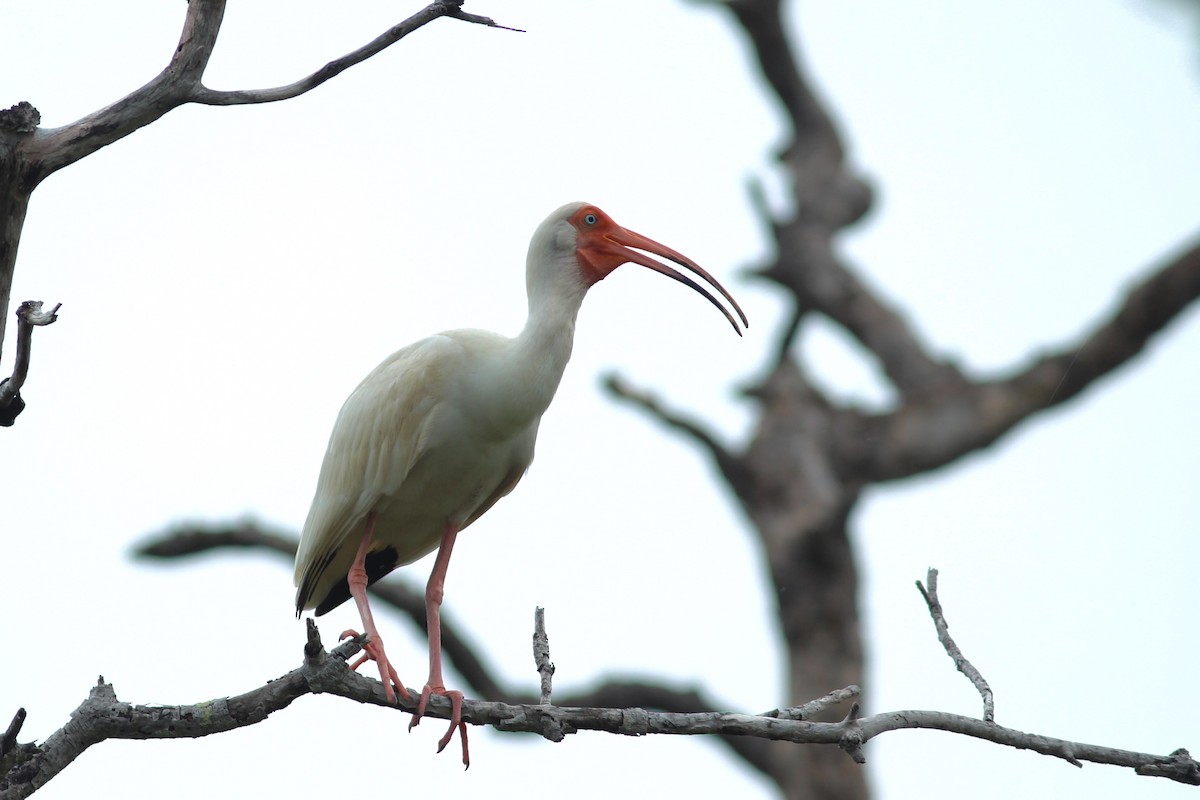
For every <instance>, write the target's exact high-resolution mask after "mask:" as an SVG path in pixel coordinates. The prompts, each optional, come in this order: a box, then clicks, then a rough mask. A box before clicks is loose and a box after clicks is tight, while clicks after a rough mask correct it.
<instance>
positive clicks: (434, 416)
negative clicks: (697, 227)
mask: <svg viewBox="0 0 1200 800" xmlns="http://www.w3.org/2000/svg"><path fill="white" fill-rule="evenodd" d="M631 248H636V249H631ZM639 250H642V251H645V252H647V253H653V254H655V255H658V256H661V257H663V258H665V259H669V260H670V261H673V262H675V263H676V264H678V265H680V266H682V267H684V268H686V269H688V270H691V271H692V272H693V273H695V274H696V275H698V276H699V277H701V278H703V279H704V280H705V281H707V282H708V283H709V284H711V285H712V286H713V287H714V288H715V289H716V290H717V291H718V292H720V293H721V295H722V296H723V297H724V298H725V299H726V300H728V301H729V303H730V305H731V306H732V307H733V309H734V310H735V311H736V312H737V315H738V317H739V318H740V319H741V323H742V325H747V324H748V323H747V321H746V315H745V314H743V313H742V310H741V308H739V307H738V304H737V302H736V301H735V300H734V299H733V297H732V296H730V294H729V292H727V291H725V288H724V287H722V286H721V284H720V283H718V282H717V281H716V280H715V279H714V278H713V277H712V276H711V275H709V274H708V273H707V272H705V271H704V270H703V269H701V268H700V267H699V266H698V265H697V264H695V263H694V262H693V261H691V260H690V259H689V258H687V257H686V256H684V255H681V254H680V253H677V252H675V251H674V250H672V249H671V248H669V247H665V246H664V245H661V244H659V243H658V242H655V241H653V240H652V239H648V238H646V237H645V236H642V235H640V234H637V233H634V232H633V231H630V230H626V229H625V228H622V227H621V226H619V225H617V224H616V223H615V222H613V221H612V219H611V218H609V216H608V215H607V214H605V213H604V212H603V211H601V210H600V209H598V208H596V207H595V206H592V205H587V204H584V203H570V204H568V205H565V206H563V207H562V208H560V209H558V210H557V211H555V212H554V213H553V214H551V215H550V216H549V217H547V218H546V221H545V222H543V223H542V224H541V225H539V226H538V229H537V231H536V232H535V233H534V234H533V240H532V241H531V242H530V243H529V256H528V259H527V265H526V288H527V292H528V295H529V317H528V319H527V321H526V322H525V328H524V329H523V330H522V331H521V333H520V334H519V335H518V336H517V337H516V338H514V339H509V338H506V337H504V336H499V335H497V334H494V333H489V332H488V331H479V330H456V331H447V332H446V333H440V334H438V335H436V336H431V337H429V338H428V339H422V340H421V341H419V342H416V343H415V344H411V345H409V346H408V347H405V348H404V349H402V350H399V351H397V352H396V353H393V354H392V355H391V356H390V357H388V358H387V359H386V360H384V362H383V363H382V364H380V365H379V366H378V367H376V368H375V370H374V371H373V372H372V373H371V374H370V375H368V376H367V377H366V378H365V379H364V380H363V382H362V383H360V384H359V385H358V388H357V389H355V390H354V392H353V393H351V395H350V397H349V398H347V400H346V403H345V405H343V406H342V410H341V412H340V413H339V414H338V418H337V422H336V423H334V426H333V433H332V434H330V437H329V447H328V448H327V449H326V451H325V460H324V462H323V463H322V464H321V475H320V478H319V479H318V480H317V491H316V494H315V495H314V497H313V501H312V508H311V509H309V512H308V519H307V520H305V522H304V531H303V533H302V534H301V536H300V549H299V552H297V554H296V577H295V581H296V586H297V587H299V588H298V591H297V592H296V614H297V616H299V614H300V613H301V612H302V611H304V610H305V609H310V608H315V609H316V613H317V614H318V615H320V614H324V613H325V612H326V611H329V610H331V609H333V608H335V607H337V606H338V605H340V604H341V603H343V602H345V601H346V600H348V599H349V598H351V597H353V598H354V601H355V603H357V605H358V612H359V615H360V616H361V617H362V624H363V628H364V629H365V632H366V635H367V638H366V641H365V644H364V646H363V649H364V653H365V656H364V659H362V660H360V661H359V663H358V664H356V665H355V666H356V667H357V666H359V664H361V663H362V661H363V660H365V659H366V658H370V659H372V660H374V661H375V662H376V664H377V666H378V667H379V675H380V678H381V679H382V681H383V685H384V691H385V693H386V696H387V699H388V702H394V701H395V695H394V693H393V691H392V686H393V685H394V686H395V688H396V689H397V690H398V691H399V692H400V693H401V694H403V695H404V696H405V697H409V694H408V690H406V689H405V688H404V685H403V684H402V683H401V682H400V679H399V677H398V676H397V674H396V670H395V669H394V668H393V667H392V665H391V664H390V663H389V662H388V659H387V655H386V654H385V652H384V649H383V640H382V639H381V638H380V637H379V631H378V630H377V629H376V627H375V622H374V621H373V620H372V619H371V608H370V606H369V604H368V603H367V594H366V589H367V586H368V585H370V584H371V583H374V582H375V581H377V580H379V579H380V578H382V577H383V576H384V575H386V574H387V573H389V572H391V571H392V570H393V569H395V568H396V567H399V566H402V565H404V564H409V563H412V562H413V561H416V560H417V559H418V558H421V557H422V556H424V555H425V554H427V553H430V552H432V551H433V550H434V548H438V555H437V559H436V560H435V562H434V565H433V572H432V574H431V575H430V576H429V583H428V585H427V587H426V589H425V610H426V618H427V620H428V624H429V680H428V681H427V682H426V684H425V688H424V689H423V690H422V692H421V697H420V700H419V701H418V703H417V708H416V711H415V712H414V714H413V721H412V723H411V724H410V725H409V728H410V729H411V727H412V726H413V725H415V724H417V722H419V721H420V718H421V715H422V714H424V712H425V706H426V703H427V702H428V700H429V697H430V695H432V694H440V695H444V696H446V697H447V698H449V700H450V702H451V708H452V711H451V717H450V728H449V729H448V730H447V731H446V734H445V736H443V737H442V739H441V741H440V742H439V743H438V750H439V752H440V751H441V750H442V749H443V748H444V747H445V746H446V745H447V744H448V743H449V741H450V738H451V737H452V736H453V735H454V730H455V728H458V729H459V731H460V734H461V737H462V746H463V763H464V764H468V765H469V758H468V752H467V729H466V724H465V723H463V721H462V699H463V696H462V692H458V691H449V690H447V689H446V687H445V685H444V684H443V682H442V653H441V650H442V647H441V625H440V622H439V618H438V609H439V607H440V606H441V603H442V590H443V586H444V584H445V580H446V567H447V566H448V565H449V563H450V551H451V550H452V549H453V547H454V540H455V537H456V536H457V535H458V532H459V531H461V530H462V529H463V528H466V527H467V526H468V525H470V524H471V523H472V522H474V521H475V520H477V519H478V518H479V517H480V516H481V515H482V514H483V513H484V512H485V511H487V510H488V509H489V508H491V507H492V505H493V504H494V503H495V502H496V501H497V500H499V499H500V498H501V497H504V495H506V494H508V493H509V492H511V491H512V490H513V487H514V486H516V485H517V482H518V481H520V480H521V476H523V475H524V474H525V470H526V469H528V467H529V464H530V462H531V461H533V445H534V440H535V438H536V437H537V430H538V423H539V422H540V421H541V418H542V414H543V413H544V412H545V411H546V408H547V407H549V405H550V401H551V400H552V399H553V398H554V392H555V390H556V389H557V388H558V383H559V380H560V379H561V378H562V374H563V369H564V368H565V367H566V366H567V360H568V359H569V358H570V357H571V341H572V337H573V335H574V332H575V317H576V315H577V314H578V312H579V306H580V303H582V302H583V296H584V295H585V294H586V293H587V290H588V288H590V287H591V286H592V284H594V283H596V282H597V281H599V280H601V279H603V278H604V277H606V276H607V275H608V274H609V273H610V272H612V271H613V270H615V269H616V268H617V267H619V266H621V265H622V264H624V263H626V262H633V263H634V264H640V265H642V266H644V267H648V268H650V269H652V270H654V271H656V272H660V273H662V274H663V275H667V276H669V277H671V278H674V279H675V280H677V281H680V282H682V283H685V284H687V285H688V286H690V287H691V288H693V289H695V290H696V291H698V292H700V293H701V294H702V295H704V296H705V297H706V298H708V300H709V301H710V302H711V303H712V304H713V305H715V306H716V307H717V308H719V309H721V311H722V313H724V314H725V317H726V319H728V320H729V322H730V324H731V325H733V329H734V330H735V331H737V332H738V334H739V335H741V332H742V331H741V329H740V328H739V327H738V321H737V320H736V319H734V316H733V314H731V313H730V311H729V310H728V309H726V307H725V306H724V305H722V304H721V303H720V301H718V300H717V298H716V297H714V296H713V295H712V294H711V293H710V292H709V291H708V290H707V289H705V288H704V287H703V286H701V285H700V284H698V283H696V282H695V281H693V280H692V279H691V278H689V277H687V276H686V275H683V274H681V273H680V272H677V271H676V270H674V269H672V268H671V267H669V266H666V265H665V264H661V263H659V262H658V261H655V260H654V259H652V258H650V257H649V256H647V255H645V254H644V253H641V252H638V251H639ZM343 635H355V634H353V632H352V631H347V632H346V634H343Z"/></svg>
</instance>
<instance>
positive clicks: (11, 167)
mask: <svg viewBox="0 0 1200 800" xmlns="http://www.w3.org/2000/svg"><path fill="white" fill-rule="evenodd" d="M225 3H226V0H190V1H189V2H188V3H187V4H186V15H185V17H184V23H183V30H182V32H181V34H180V37H179V44H178V45H177V46H176V48H175V50H174V51H173V53H172V55H171V59H170V61H169V63H168V64H167V66H166V68H165V69H163V71H162V72H161V73H159V74H158V75H157V76H155V77H154V78H153V79H152V80H151V81H150V82H149V83H147V84H146V85H145V86H142V87H141V88H140V89H137V90H136V91H134V92H132V93H130V94H128V95H126V96H125V97H123V98H121V99H120V100H118V101H116V102H115V103H112V104H111V105H109V106H106V107H105V108H102V109H100V110H99V111H96V112H93V113H91V114H88V115H87V116H86V117H83V118H82V119H79V120H77V121H75V122H73V123H71V124H69V125H64V126H62V127H59V128H51V129H41V128H38V127H37V126H38V124H39V123H40V122H41V115H40V114H39V113H38V110H37V109H36V108H35V107H34V106H33V105H31V104H30V103H28V102H20V103H17V104H16V105H14V106H13V107H12V108H9V109H7V110H3V111H0V346H2V345H3V343H4V332H5V326H6V323H7V316H8V304H9V299H10V293H11V290H12V282H13V275H14V272H15V268H16V258H17V245H18V244H19V243H20V240H21V230H22V228H23V227H24V223H25V214H26V212H27V210H28V207H29V198H30V195H31V193H32V192H33V190H34V189H35V188H36V187H37V186H38V184H40V183H41V182H42V181H43V180H45V178H46V177H47V176H49V175H51V174H52V173H54V172H56V171H57V170H60V169H62V168H63V167H66V166H68V165H70V164H74V163H75V162H76V161H79V160H80V159H82V158H84V157H86V156H89V155H91V154H92V153H94V152H96V151H97V150H99V149H101V148H103V147H105V146H107V145H110V144H112V143H113V142H116V141H118V140H119V139H123V138H124V137H126V136H128V135H129V134H131V133H133V132H134V131H137V130H139V129H141V128H143V127H145V126H147V125H149V124H150V123H152V122H155V121H156V120H158V119H159V118H161V117H162V116H163V115H165V114H166V113H167V112H169V111H172V110H173V109H176V108H178V107H179V106H181V105H184V104H186V103H201V104H206V105H237V104H245V103H269V102H275V101H278V100H286V99H288V98H291V97H296V96H298V95H301V94H304V93H305V92H308V91H311V90H312V89H314V88H316V87H317V86H320V85H321V84H322V83H324V82H325V81H327V80H329V79H330V78H333V77H334V76H336V75H338V74H340V73H342V72H344V71H345V70H347V69H349V68H350V67H352V66H354V65H355V64H359V63H361V62H363V61H365V60H366V59H368V58H370V57H371V56H373V55H375V54H377V53H379V52H381V51H382V50H384V49H386V48H387V47H390V46H391V45H393V44H395V43H396V42H398V41H400V40H401V39H402V38H404V37H405V36H407V35H408V34H410V33H412V32H413V31H415V30H417V29H418V28H421V27H423V26H425V25H427V24H429V23H430V22H432V21H434V20H435V19H438V18H439V17H450V18H453V19H458V20H462V21H464V22H470V23H474V24H479V25H487V26H489V27H494V28H504V27H505V26H503V25H498V24H497V23H496V22H494V21H493V20H491V19H489V18H487V17H483V16H479V15H477V14H468V13H466V12H465V11H463V10H462V5H463V0H434V2H432V3H430V4H429V5H428V6H426V7H425V8H423V9H422V10H421V11H418V12H417V13H416V14H414V15H412V16H411V17H409V18H408V19H406V20H404V21H403V22H401V23H399V24H398V25H395V26H393V27H392V28H390V29H388V30H387V31H386V32H385V33H383V34H382V35H380V36H379V37H377V38H376V39H375V40H374V41H372V42H370V43H369V44H366V45H364V46H363V47H360V48H358V49H357V50H354V51H353V52H351V53H349V54H347V55H345V56H343V57H341V58H339V59H335V60H334V61H331V62H329V63H328V64H326V65H325V66H324V67H322V68H321V69H319V70H317V71H316V72H314V73H313V74H312V75H309V76H308V77H306V78H303V79H301V80H299V81H297V82H295V83H293V84H290V85H288V86H281V87H277V88H274V89H261V90H246V91H228V92H222V91H215V90H212V89H209V88H207V87H206V86H204V84H203V82H202V81H203V78H204V72H205V70H206V69H207V67H208V62H209V59H210V58H211V56H212V52H213V47H214V46H215V45H216V42H217V35H218V34H219V33H220V30H221V22H222V20H223V19H224V16H225ZM507 30H516V29H515V28H507ZM11 402H15V401H11ZM3 408H4V405H0V409H3ZM12 416H13V417H15V416H16V414H15V413H14V414H12Z"/></svg>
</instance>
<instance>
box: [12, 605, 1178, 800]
mask: <svg viewBox="0 0 1200 800" xmlns="http://www.w3.org/2000/svg"><path fill="white" fill-rule="evenodd" d="M360 649H361V642H360V641H359V640H357V639H351V640H349V641H347V642H345V643H343V644H341V645H339V646H338V647H336V648H335V649H334V650H333V651H332V652H330V653H326V651H325V649H324V647H323V646H322V644H321V641H320V638H319V634H318V632H317V627H316V625H315V624H313V623H312V621H311V620H310V621H309V624H308V642H307V643H306V644H305V647H304V661H303V663H302V664H301V666H299V667H297V668H296V669H294V670H292V671H291V672H288V673H287V674H285V675H283V676H282V677H280V678H277V679H275V680H273V681H268V682H267V683H266V684H264V685H263V686H260V687H257V688H255V689H252V690H250V691H249V692H246V693H245V694H241V695H238V696H236V697H225V698H217V699H214V700H210V701H207V702H203V703H196V704H192V705H179V706H163V705H150V706H146V705H137V706H135V705H132V704H130V703H125V702H121V701H120V700H118V699H117V696H116V692H115V691H114V689H113V687H112V685H111V684H108V683H105V682H104V678H103V676H101V678H100V680H99V681H98V682H97V685H96V686H95V687H93V689H92V691H91V692H90V694H89V696H88V698H87V699H86V700H84V701H83V703H82V704H80V706H79V707H78V708H77V709H76V710H75V712H74V713H73V714H72V715H71V719H70V721H68V722H67V723H66V725H64V726H63V727H62V728H60V729H59V730H58V731H56V732H54V733H53V734H51V735H50V737H49V738H48V739H47V740H46V741H45V742H44V743H43V744H42V745H41V746H34V747H32V748H27V749H22V750H20V754H21V756H22V758H20V759H19V760H18V763H16V764H15V765H14V766H12V767H10V769H9V771H8V772H7V774H6V775H5V776H4V777H3V778H0V800H19V798H24V797H28V796H29V795H30V794H32V793H33V792H34V791H36V790H37V789H38V788H40V787H41V786H43V785H45V784H46V783H47V782H48V781H50V780H51V779H52V778H53V777H54V776H55V775H57V774H58V773H59V772H61V771H62V770H63V769H64V768H65V767H67V766H68V765H69V764H70V763H71V762H72V761H74V760H75V759H76V758H77V757H79V755H80V754H82V753H83V752H84V751H85V750H87V748H89V747H91V746H92V745H94V744H98V743H99V742H102V741H105V740H106V739H178V738H196V737H200V736H209V735H211V734H215V733H223V732H225V731H229V730H233V729H235V728H242V727H246V726H248V725H254V724H256V723H258V722H262V721H263V720H265V719H266V718H267V717H268V716H269V715H271V714H273V713H274V712H276V711H279V710H281V709H284V708H286V707H287V706H289V705H290V704H291V703H292V701H293V700H295V699H296V698H298V697H303V696H304V695H306V694H333V695H338V696H340V697H345V698H347V699H350V700H354V701H356V702H359V703H365V704H371V705H379V706H387V707H389V708H396V709H397V710H400V711H404V712H407V713H412V711H413V710H414V709H415V700H408V701H403V700H401V701H400V702H399V705H396V706H393V705H392V704H389V703H388V701H387V699H386V697H385V696H384V691H383V685H382V684H380V683H379V682H378V681H376V680H373V679H371V678H367V677H365V676H363V675H359V674H358V673H357V672H355V671H353V670H351V669H350V668H349V666H348V665H347V664H346V660H347V659H349V658H351V657H352V656H354V655H355V654H357V653H358V652H359V651H360ZM855 708H857V704H856V705H855ZM450 713H451V708H450V701H449V700H448V699H446V698H444V697H440V696H436V695H435V696H434V697H432V698H431V699H430V701H429V707H428V708H427V709H426V716H431V717H437V718H440V719H448V718H449V716H450ZM462 717H463V720H464V721H465V722H467V723H469V724H472V725H490V726H492V727H494V728H496V729H497V730H502V731H512V732H524V733H536V734H538V735H539V736H542V737H543V738H546V739H549V740H550V741H553V742H558V741H562V740H563V739H564V738H565V737H566V736H567V735H569V734H572V733H575V732H577V731H581V730H596V731H606V732H608V733H616V734H621V735H625V736H645V735H648V734H673V735H704V734H721V735H724V736H736V737H751V738H757V739H762V740H767V741H786V742H794V743H798V744H836V745H839V746H840V747H842V748H843V749H844V750H847V751H848V752H851V753H852V754H860V753H861V750H860V748H861V745H862V744H864V743H866V742H868V741H870V740H871V739H872V738H874V737H876V736H879V735H880V734H883V733H887V732H888V731H893V730H901V729H905V728H933V729H936V730H944V731H949V732H952V733H960V734H963V735H966V736H972V737H975V738H979V739H984V740H987V741H991V742H996V743H998V744H1005V745H1009V746H1011V747H1017V748H1021V749H1026V750H1033V751H1035V752H1038V753H1042V754H1044V755H1050V756H1055V757H1057V758H1063V759H1066V760H1068V761H1071V762H1072V763H1079V762H1082V761H1091V762H1093V763H1099V764H1115V765H1117V766H1125V767H1131V768H1133V769H1135V770H1136V771H1137V772H1138V773H1139V774H1142V775H1153V776H1157V777H1165V778H1170V779H1171V780H1175V781H1179V782H1181V783H1189V784H1193V785H1200V763H1197V762H1196V761H1195V760H1194V759H1192V758H1191V756H1190V755H1189V754H1188V753H1187V751H1186V750H1182V749H1180V750H1176V751H1175V752H1173V753H1172V754H1170V755H1168V756H1155V755H1151V754H1147V753H1136V752H1132V751H1128V750H1118V749H1115V748H1109V747H1100V746H1096V745H1089V744H1083V743H1078V742H1069V741H1066V740H1062V739H1053V738H1050V737H1045V736H1039V735H1036V734H1029V733H1024V732H1022V731H1018V730H1014V729H1011V728H1005V727H1002V726H999V725H996V724H994V723H986V722H983V721H981V720H976V719H971V718H968V717H962V716H958V715H956V714H945V713H942V712H937V711H896V712H889V713H885V714H876V715H873V716H870V717H863V718H859V717H857V715H856V713H855V712H854V711H851V713H850V715H848V716H847V717H846V719H844V720H842V721H841V722H810V721H807V720H800V719H789V718H785V717H781V716H773V717H772V716H763V715H751V714H735V713H726V712H701V713H666V712H655V711H645V710H643V709H641V708H586V707H569V706H551V705H530V704H524V705H514V704H509V703H499V702H486V701H473V700H467V701H464V703H463V708H462ZM858 757H861V756H860V755H858V756H856V760H857V758H858Z"/></svg>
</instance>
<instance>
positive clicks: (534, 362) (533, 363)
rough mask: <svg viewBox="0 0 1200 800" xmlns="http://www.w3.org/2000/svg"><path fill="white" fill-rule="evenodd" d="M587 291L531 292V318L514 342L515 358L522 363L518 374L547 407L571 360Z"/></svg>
mask: <svg viewBox="0 0 1200 800" xmlns="http://www.w3.org/2000/svg"><path fill="white" fill-rule="evenodd" d="M584 291H586V290H583V291H580V292H579V293H578V294H577V295H565V296H564V295H563V294H560V293H554V292H538V291H536V290H533V291H530V293H529V317H528V318H527V319H526V321H525V327H524V328H523V329H522V330H521V333H520V334H519V335H518V336H517V338H516V340H515V342H514V344H515V347H514V348H513V350H514V352H513V355H514V358H516V359H517V361H518V364H519V368H518V369H517V370H516V372H517V373H524V374H525V375H526V376H527V378H528V380H529V381H530V386H531V388H533V389H534V390H535V391H536V392H538V393H539V394H544V398H541V399H544V402H545V406H549V405H550V401H551V400H552V399H553V397H554V392H555V391H556V390H557V389H558V383H559V381H560V380H561V379H562V375H563V371H564V370H565V369H566V367H567V361H569V360H570V358H571V347H572V345H573V344H574V340H575V317H576V316H577V315H578V313H579V306H580V303H581V302H582V301H583V293H584ZM543 410H544V408H543Z"/></svg>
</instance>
